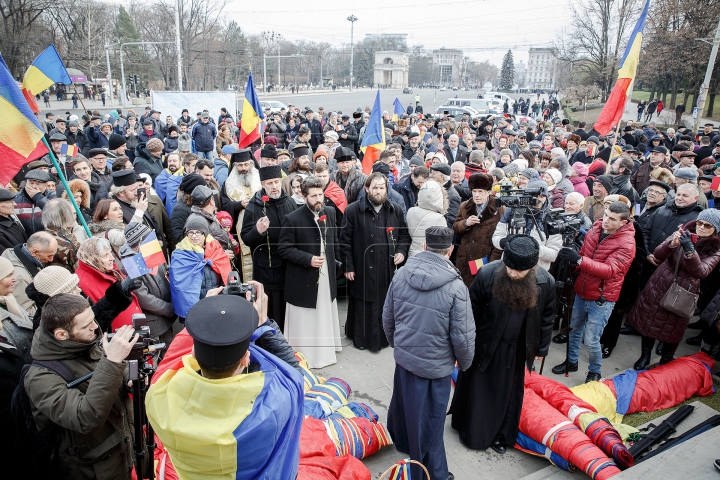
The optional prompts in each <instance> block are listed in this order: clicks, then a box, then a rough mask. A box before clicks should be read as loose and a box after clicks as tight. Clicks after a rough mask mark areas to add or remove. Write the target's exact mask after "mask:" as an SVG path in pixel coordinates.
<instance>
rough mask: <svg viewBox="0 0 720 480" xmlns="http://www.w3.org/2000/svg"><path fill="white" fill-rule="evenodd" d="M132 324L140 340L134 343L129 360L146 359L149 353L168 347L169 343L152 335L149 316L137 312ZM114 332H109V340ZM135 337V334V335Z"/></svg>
mask: <svg viewBox="0 0 720 480" xmlns="http://www.w3.org/2000/svg"><path fill="white" fill-rule="evenodd" d="M132 324H133V328H134V329H135V333H136V334H137V335H138V341H137V343H135V345H133V348H132V350H130V353H129V354H128V356H127V359H128V360H144V359H145V357H146V356H147V355H152V354H153V353H156V352H160V351H162V350H165V349H166V348H167V345H166V344H164V343H162V342H158V341H156V340H155V339H153V338H152V337H151V336H150V327H148V324H147V317H146V316H145V314H143V313H136V314H134V315H133V316H132ZM114 336H115V334H114V333H108V340H112V338H113V337H114ZM133 338H134V335H133Z"/></svg>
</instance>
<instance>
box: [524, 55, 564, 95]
mask: <svg viewBox="0 0 720 480" xmlns="http://www.w3.org/2000/svg"><path fill="white" fill-rule="evenodd" d="M529 53H530V55H529V59H528V64H527V73H526V76H525V84H526V85H527V88H530V89H533V90H536V89H537V90H555V83H556V76H557V64H558V60H557V56H556V52H555V49H553V48H531V49H530V52H529Z"/></svg>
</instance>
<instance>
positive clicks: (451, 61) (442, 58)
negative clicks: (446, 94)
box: [433, 48, 463, 87]
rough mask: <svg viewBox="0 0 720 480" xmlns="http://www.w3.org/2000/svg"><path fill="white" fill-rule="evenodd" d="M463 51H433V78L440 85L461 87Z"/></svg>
mask: <svg viewBox="0 0 720 480" xmlns="http://www.w3.org/2000/svg"><path fill="white" fill-rule="evenodd" d="M462 59H463V52H462V50H453V49H448V48H441V49H439V50H433V77H434V79H435V82H436V83H437V84H438V85H441V86H444V87H460V86H461V82H462Z"/></svg>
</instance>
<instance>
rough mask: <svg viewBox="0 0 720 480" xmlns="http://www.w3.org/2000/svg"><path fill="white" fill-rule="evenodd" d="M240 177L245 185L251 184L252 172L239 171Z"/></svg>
mask: <svg viewBox="0 0 720 480" xmlns="http://www.w3.org/2000/svg"><path fill="white" fill-rule="evenodd" d="M238 179H239V180H240V183H242V184H243V187H249V186H250V172H247V173H241V172H238Z"/></svg>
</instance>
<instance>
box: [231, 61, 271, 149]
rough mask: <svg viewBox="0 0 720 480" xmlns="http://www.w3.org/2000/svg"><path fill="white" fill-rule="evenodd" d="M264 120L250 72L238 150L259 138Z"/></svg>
mask: <svg viewBox="0 0 720 480" xmlns="http://www.w3.org/2000/svg"><path fill="white" fill-rule="evenodd" d="M264 119H265V114H264V113H263V110H262V107H261V106H260V100H258V96H257V92H256V91H255V82H254V81H253V76H252V72H250V76H249V77H248V83H247V87H246V88H245V100H243V108H242V121H241V123H240V141H239V145H238V146H239V148H246V147H248V146H250V145H251V144H252V143H253V142H254V141H255V140H257V139H258V138H260V135H261V134H262V132H261V129H262V121H263V120H264Z"/></svg>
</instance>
